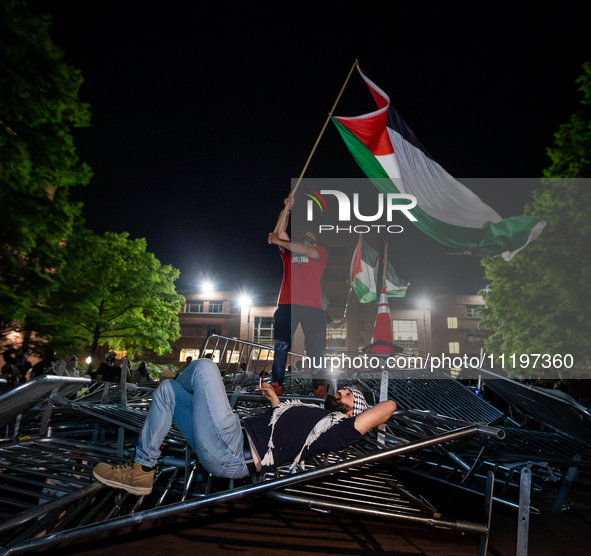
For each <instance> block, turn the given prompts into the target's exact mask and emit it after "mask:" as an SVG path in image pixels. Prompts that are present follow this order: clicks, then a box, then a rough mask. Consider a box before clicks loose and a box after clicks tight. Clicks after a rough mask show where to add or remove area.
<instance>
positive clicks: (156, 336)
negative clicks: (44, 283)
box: [45, 228, 184, 355]
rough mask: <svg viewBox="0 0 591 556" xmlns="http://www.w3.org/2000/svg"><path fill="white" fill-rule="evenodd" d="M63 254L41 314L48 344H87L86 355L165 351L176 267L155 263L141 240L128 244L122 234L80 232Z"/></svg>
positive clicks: (175, 333)
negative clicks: (49, 325)
mask: <svg viewBox="0 0 591 556" xmlns="http://www.w3.org/2000/svg"><path fill="white" fill-rule="evenodd" d="M66 250H67V264H66V265H65V266H64V268H63V269H62V271H61V272H60V273H59V276H58V277H57V280H58V282H59V284H60V286H59V288H58V289H57V290H56V291H55V292H54V293H53V295H52V296H51V298H50V304H49V306H48V308H47V310H46V314H45V322H46V323H47V322H52V323H53V330H52V331H51V334H52V338H51V339H52V344H53V345H57V344H61V345H62V346H64V347H65V345H66V344H67V343H68V342H70V343H73V344H74V345H78V346H79V345H85V344H90V345H91V355H93V354H94V353H95V352H96V350H97V348H98V346H101V345H106V346H108V347H109V349H114V350H127V351H128V352H129V354H130V355H133V354H134V353H139V352H141V351H142V350H145V349H152V350H154V351H155V352H156V353H158V354H161V353H164V352H167V351H170V350H171V347H170V343H169V340H176V339H177V338H178V337H179V336H180V326H179V320H178V314H179V312H180V307H181V303H183V302H184V298H183V297H182V296H181V295H178V294H177V293H176V290H175V287H174V281H175V280H176V279H177V278H178V276H179V271H178V270H177V269H175V268H173V267H171V266H169V265H166V266H163V265H161V264H160V261H159V260H158V259H157V258H156V257H155V256H154V255H153V254H152V253H148V252H146V240H145V239H136V240H130V239H129V237H128V234H127V233H123V234H115V233H110V232H108V233H106V234H105V235H104V236H99V235H96V234H94V233H93V232H91V231H89V230H85V229H83V228H81V229H80V230H78V231H77V232H76V233H75V234H73V235H72V236H71V238H70V240H69V242H68V245H67V248H66ZM46 330H48V329H47V327H46Z"/></svg>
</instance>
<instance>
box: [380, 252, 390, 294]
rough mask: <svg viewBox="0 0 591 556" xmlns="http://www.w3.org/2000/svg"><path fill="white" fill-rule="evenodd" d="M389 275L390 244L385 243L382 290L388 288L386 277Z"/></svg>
mask: <svg viewBox="0 0 591 556" xmlns="http://www.w3.org/2000/svg"><path fill="white" fill-rule="evenodd" d="M387 275H388V242H387V241H384V272H383V273H382V288H381V289H382V290H383V289H384V288H385V287H386V276H387ZM380 291H381V290H380ZM378 299H379V298H378Z"/></svg>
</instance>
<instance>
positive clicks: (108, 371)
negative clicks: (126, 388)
mask: <svg viewBox="0 0 591 556" xmlns="http://www.w3.org/2000/svg"><path fill="white" fill-rule="evenodd" d="M96 374H97V375H101V380H105V381H109V382H121V367H118V366H117V365H113V366H112V367H110V366H109V365H105V366H104V367H103V364H102V363H101V365H100V366H99V368H98V369H97V371H96Z"/></svg>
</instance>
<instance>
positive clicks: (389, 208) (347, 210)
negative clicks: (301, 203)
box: [306, 188, 417, 234]
mask: <svg viewBox="0 0 591 556" xmlns="http://www.w3.org/2000/svg"><path fill="white" fill-rule="evenodd" d="M306 190H307V191H309V192H310V193H309V194H306V195H307V196H308V197H310V199H308V201H307V206H306V209H307V211H306V218H307V221H308V222H313V221H314V212H315V211H317V210H318V208H319V209H320V212H325V210H326V212H328V204H327V202H326V200H325V198H324V196H326V195H332V196H334V197H336V199H337V202H338V221H339V223H340V222H351V200H350V199H349V195H348V194H347V193H344V192H343V191H339V190H337V189H321V190H320V193H318V192H317V191H314V190H312V189H307V188H306ZM377 195H378V206H377V212H375V214H369V215H368V214H362V213H361V210H360V207H359V193H353V203H352V204H353V217H354V218H355V219H356V220H358V221H361V222H377V221H378V220H380V219H381V218H382V217H383V216H384V212H385V213H386V221H387V222H392V216H393V214H394V213H395V211H400V212H401V213H402V214H404V216H406V218H408V219H409V220H410V221H411V222H416V221H417V219H416V218H415V217H414V216H413V215H412V214H411V213H410V210H411V209H412V208H414V207H416V206H417V199H416V197H415V196H414V195H407V194H405V193H388V194H387V195H384V194H383V193H378V194H377ZM384 197H385V198H386V203H385V205H386V206H385V209H384ZM397 200H404V201H409V202H408V203H402V204H398V203H396V201H397ZM372 228H374V229H377V231H378V233H379V232H380V231H381V229H380V228H385V229H386V231H387V232H389V233H391V234H399V233H401V232H402V231H404V228H403V227H402V226H400V225H389V226H387V225H385V224H372V225H367V224H361V225H356V226H336V227H335V226H334V225H330V224H321V225H320V226H319V229H318V231H319V232H320V233H322V232H328V231H333V230H335V231H336V232H337V233H339V232H349V233H356V234H364V233H368V232H370V231H371V229H372Z"/></svg>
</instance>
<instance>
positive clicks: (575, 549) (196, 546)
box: [59, 486, 591, 556]
mask: <svg viewBox="0 0 591 556" xmlns="http://www.w3.org/2000/svg"><path fill="white" fill-rule="evenodd" d="M569 500H570V502H571V504H572V505H573V509H570V510H567V511H563V512H561V513H560V514H558V515H556V516H555V515H553V514H552V513H551V512H550V507H551V502H552V501H553V497H551V496H548V497H547V498H546V499H541V500H536V501H535V502H536V505H537V506H538V507H539V508H540V509H541V510H542V514H541V515H539V516H535V515H533V516H532V517H531V523H530V535H529V555H530V556H546V555H552V556H558V555H560V556H563V555H571V554H572V555H577V556H580V555H584V554H591V489H589V488H588V487H582V486H579V487H577V489H576V490H575V491H574V492H572V493H571V495H570V496H569ZM584 506H587V508H586V509H585V508H584ZM577 507H578V508H579V509H576V508H577ZM472 519H473V520H474V521H476V520H478V519H479V516H473V517H472ZM516 531H517V514H516V513H513V512H501V511H499V510H496V511H495V512H494V514H493V523H492V533H491V535H490V543H489V552H488V553H489V554H490V555H492V556H512V555H514V554H515V549H516V539H517V533H516ZM59 554H60V556H74V555H76V556H78V555H79V556H112V555H114V554H116V556H185V555H187V556H189V555H191V556H230V555H231V556H271V555H272V556H276V555H308V554H310V555H316V554H323V555H326V554H334V555H341V556H353V555H360V554H391V555H395V556H410V555H422V556H451V555H453V556H468V555H469V556H475V555H476V554H478V540H477V539H474V538H470V537H467V536H462V535H461V534H458V533H450V532H443V531H438V530H433V529H427V528H408V527H406V526H401V525H400V524H399V523H396V522H395V521H371V520H366V519H357V518H353V517H350V516H347V515H345V514H342V515H339V516H337V515H331V514H322V513H318V512H313V511H309V510H307V509H305V508H296V507H285V506H283V507H281V506H277V505H275V504H273V503H271V502H269V501H267V500H266V499H249V500H245V501H241V502H240V503H239V504H230V505H224V506H219V507H217V508H213V509H211V510H208V511H206V512H201V513H199V514H192V515H185V516H182V517H181V518H180V519H178V520H177V522H176V523H172V524H168V525H166V524H160V527H158V528H156V527H154V525H153V524H152V526H151V528H150V529H149V530H148V531H143V532H133V533H131V532H127V533H124V534H120V535H117V536H111V537H109V538H107V539H104V540H102V541H94V542H92V543H88V544H86V545H77V546H75V547H74V546H73V547H69V548H67V549H59Z"/></svg>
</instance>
